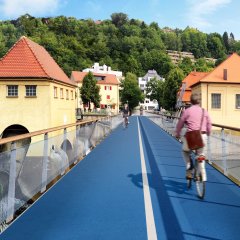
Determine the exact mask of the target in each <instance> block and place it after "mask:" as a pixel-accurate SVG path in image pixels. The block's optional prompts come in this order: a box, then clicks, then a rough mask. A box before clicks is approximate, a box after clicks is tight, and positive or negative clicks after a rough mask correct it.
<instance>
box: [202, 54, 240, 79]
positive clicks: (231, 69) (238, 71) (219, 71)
mask: <svg viewBox="0 0 240 240" xmlns="http://www.w3.org/2000/svg"><path fill="white" fill-rule="evenodd" d="M239 66H240V56H239V55H238V54H237V53H233V54H232V55H230V56H229V57H228V58H227V59H226V60H225V61H224V62H222V63H221V64H220V65H218V66H217V67H216V68H215V69H213V70H212V72H210V73H209V74H208V75H206V76H205V77H203V78H202V79H201V80H200V81H199V83H201V82H206V83H240V80H239V76H240V67H239ZM224 69H226V70H227V79H226V80H224V78H223V75H224V74H223V72H224Z"/></svg>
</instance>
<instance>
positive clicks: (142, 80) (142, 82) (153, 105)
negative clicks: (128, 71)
mask: <svg viewBox="0 0 240 240" xmlns="http://www.w3.org/2000/svg"><path fill="white" fill-rule="evenodd" d="M153 78H156V79H157V80H158V81H164V80H165V79H164V78H162V77H160V76H159V75H158V73H157V71H155V70H148V72H147V74H146V75H145V76H144V77H139V78H138V85H139V87H140V89H141V91H142V93H144V94H145V95H146V85H147V83H148V82H149V81H150V80H151V79H153ZM141 106H143V107H144V109H145V110H152V109H157V108H158V102H157V101H156V100H153V101H151V100H150V99H149V98H145V99H144V102H143V103H141Z"/></svg>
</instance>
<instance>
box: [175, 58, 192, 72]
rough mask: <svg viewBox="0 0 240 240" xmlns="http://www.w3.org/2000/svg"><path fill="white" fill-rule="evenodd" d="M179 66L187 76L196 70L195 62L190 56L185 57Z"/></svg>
mask: <svg viewBox="0 0 240 240" xmlns="http://www.w3.org/2000/svg"><path fill="white" fill-rule="evenodd" d="M178 66H179V68H181V69H182V70H183V73H184V75H185V76H187V75H188V74H189V73H190V72H192V71H193V70H194V64H193V63H192V61H191V59H190V58H189V57H185V58H183V60H182V61H181V62H180V63H179V65H178Z"/></svg>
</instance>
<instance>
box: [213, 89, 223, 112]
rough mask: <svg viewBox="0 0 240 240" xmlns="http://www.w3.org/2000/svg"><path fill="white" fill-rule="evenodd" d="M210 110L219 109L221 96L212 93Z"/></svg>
mask: <svg viewBox="0 0 240 240" xmlns="http://www.w3.org/2000/svg"><path fill="white" fill-rule="evenodd" d="M212 108H217V109H219V108H221V94H220V93H212Z"/></svg>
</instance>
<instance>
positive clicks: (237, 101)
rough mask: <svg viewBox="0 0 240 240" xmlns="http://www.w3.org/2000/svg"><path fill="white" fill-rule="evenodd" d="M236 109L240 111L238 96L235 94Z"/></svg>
mask: <svg viewBox="0 0 240 240" xmlns="http://www.w3.org/2000/svg"><path fill="white" fill-rule="evenodd" d="M236 109H240V94H236Z"/></svg>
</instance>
